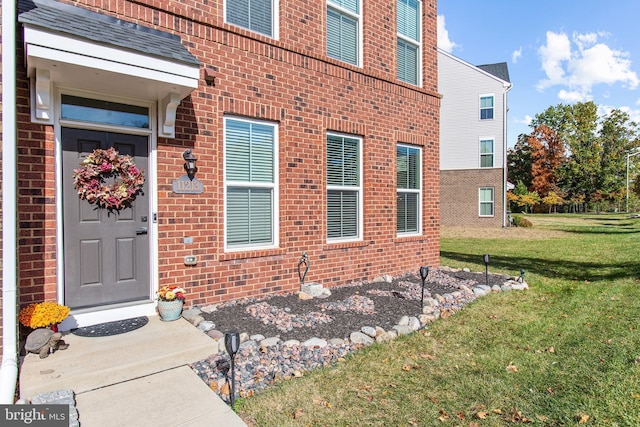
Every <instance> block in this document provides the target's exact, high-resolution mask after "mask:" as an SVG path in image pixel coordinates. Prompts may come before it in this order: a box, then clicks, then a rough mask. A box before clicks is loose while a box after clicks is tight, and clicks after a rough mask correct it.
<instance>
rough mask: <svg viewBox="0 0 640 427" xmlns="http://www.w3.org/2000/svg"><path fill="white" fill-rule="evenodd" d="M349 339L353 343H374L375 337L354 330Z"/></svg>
mask: <svg viewBox="0 0 640 427" xmlns="http://www.w3.org/2000/svg"><path fill="white" fill-rule="evenodd" d="M349 339H350V340H351V342H352V343H353V344H364V345H370V344H373V338H371V337H370V336H369V335H366V334H363V333H362V332H352V333H351V335H349Z"/></svg>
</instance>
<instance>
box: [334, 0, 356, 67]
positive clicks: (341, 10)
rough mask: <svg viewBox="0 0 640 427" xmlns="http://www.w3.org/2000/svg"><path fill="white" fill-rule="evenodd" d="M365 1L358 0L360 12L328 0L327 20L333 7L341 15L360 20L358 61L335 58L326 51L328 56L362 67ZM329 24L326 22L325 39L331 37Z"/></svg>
mask: <svg viewBox="0 0 640 427" xmlns="http://www.w3.org/2000/svg"><path fill="white" fill-rule="evenodd" d="M364 1H365V0H358V12H357V13H354V12H352V11H351V10H349V9H345V8H344V7H342V6H340V5H337V4H335V3H334V2H333V1H331V0H327V2H326V7H327V10H326V11H325V14H324V17H325V20H326V19H327V14H328V13H329V9H333V10H334V11H336V12H338V13H339V14H341V15H347V16H349V17H350V18H352V19H354V20H356V21H358V35H357V37H358V40H357V46H356V52H357V56H358V58H357V60H358V63H357V64H351V63H350V62H346V61H342V60H340V59H337V58H333V57H332V56H329V55H328V52H325V53H326V54H327V56H329V58H332V59H335V60H336V61H341V62H344V63H345V64H350V65H353V66H355V67H359V68H362V3H363V2H364ZM327 25H328V24H327V23H326V22H325V34H326V37H325V40H328V38H329V34H328V31H327V30H328V29H327ZM325 50H326V49H325Z"/></svg>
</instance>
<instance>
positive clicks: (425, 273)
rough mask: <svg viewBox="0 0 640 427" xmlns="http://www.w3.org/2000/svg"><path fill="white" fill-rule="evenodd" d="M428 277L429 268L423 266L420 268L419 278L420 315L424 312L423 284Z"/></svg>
mask: <svg viewBox="0 0 640 427" xmlns="http://www.w3.org/2000/svg"><path fill="white" fill-rule="evenodd" d="M428 275H429V267H428V266H426V265H423V266H422V267H420V278H421V279H422V296H421V297H420V313H422V312H423V310H424V282H425V281H426V280H427V276H428Z"/></svg>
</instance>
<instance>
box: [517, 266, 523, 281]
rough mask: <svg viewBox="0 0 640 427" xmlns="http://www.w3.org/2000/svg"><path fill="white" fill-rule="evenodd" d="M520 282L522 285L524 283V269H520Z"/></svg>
mask: <svg viewBox="0 0 640 427" xmlns="http://www.w3.org/2000/svg"><path fill="white" fill-rule="evenodd" d="M518 280H520V283H524V268H521V269H520V278H519V279H518Z"/></svg>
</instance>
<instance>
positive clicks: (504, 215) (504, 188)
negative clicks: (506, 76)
mask: <svg viewBox="0 0 640 427" xmlns="http://www.w3.org/2000/svg"><path fill="white" fill-rule="evenodd" d="M512 88H513V85H512V84H511V83H508V86H505V89H506V90H505V91H504V93H503V94H502V106H503V109H504V115H503V119H502V123H503V125H502V127H503V130H502V150H503V152H502V228H505V227H506V226H507V172H508V171H507V113H508V112H509V107H507V93H508V92H509V91H510V90H511V89H512Z"/></svg>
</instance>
